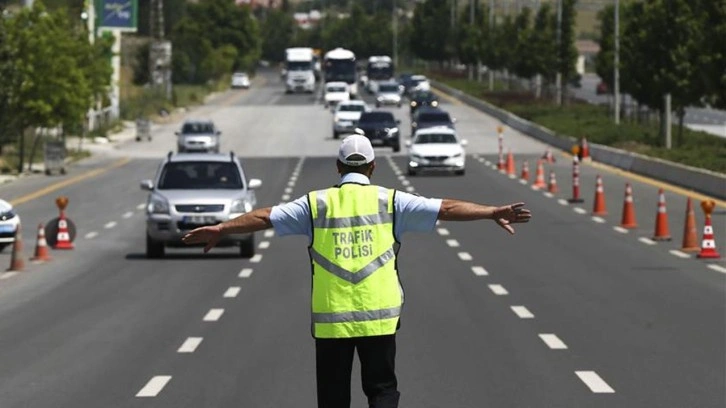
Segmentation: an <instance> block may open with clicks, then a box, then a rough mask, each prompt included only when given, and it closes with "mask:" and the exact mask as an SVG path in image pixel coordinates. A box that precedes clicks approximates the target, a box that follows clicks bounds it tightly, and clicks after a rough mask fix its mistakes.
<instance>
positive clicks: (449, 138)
mask: <svg viewBox="0 0 726 408" xmlns="http://www.w3.org/2000/svg"><path fill="white" fill-rule="evenodd" d="M426 143H456V136H454V135H452V134H451V133H424V134H420V135H418V136H416V140H415V141H414V144H426Z"/></svg>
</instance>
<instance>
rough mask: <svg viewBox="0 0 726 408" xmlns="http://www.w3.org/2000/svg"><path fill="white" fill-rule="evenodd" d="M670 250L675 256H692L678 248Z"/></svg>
mask: <svg viewBox="0 0 726 408" xmlns="http://www.w3.org/2000/svg"><path fill="white" fill-rule="evenodd" d="M668 252H670V253H671V255H675V256H677V257H679V258H684V259H685V258H690V257H691V256H690V255H688V254H687V253H685V252H683V251H679V250H677V249H671V250H670V251H668Z"/></svg>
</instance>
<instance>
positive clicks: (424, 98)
mask: <svg viewBox="0 0 726 408" xmlns="http://www.w3.org/2000/svg"><path fill="white" fill-rule="evenodd" d="M410 99H411V101H410V102H409V106H410V108H411V115H413V114H414V112H416V110H417V109H418V108H420V107H422V106H431V107H434V108H435V107H437V106H439V98H438V97H436V94H435V93H433V92H431V91H416V92H414V93H412V94H411V97H410Z"/></svg>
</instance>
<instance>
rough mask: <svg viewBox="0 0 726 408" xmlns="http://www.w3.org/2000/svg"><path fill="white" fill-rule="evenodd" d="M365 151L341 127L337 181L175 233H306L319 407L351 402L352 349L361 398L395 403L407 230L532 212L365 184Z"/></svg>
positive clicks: (368, 151) (210, 239)
mask: <svg viewBox="0 0 726 408" xmlns="http://www.w3.org/2000/svg"><path fill="white" fill-rule="evenodd" d="M374 159H375V154H374V151H373V147H372V146H371V143H370V141H369V140H368V139H367V138H366V137H364V136H361V135H352V136H348V137H347V138H345V139H344V140H343V142H342V143H341V145H340V148H339V151H338V160H337V168H338V173H340V175H341V179H340V183H339V184H338V185H336V186H333V187H330V188H326V189H321V190H317V191H312V192H310V193H308V194H306V195H305V196H303V197H301V198H298V199H297V200H295V201H292V202H289V203H285V204H281V205H277V206H274V207H268V208H261V209H257V210H254V211H252V212H250V213H247V214H244V215H241V216H239V217H237V218H235V219H233V220H230V221H227V222H224V223H221V224H218V225H215V226H208V227H202V228H198V229H195V230H193V231H190V232H189V233H188V234H187V235H186V236H185V237H184V242H185V243H188V244H198V243H204V244H206V246H205V248H204V251H205V252H207V251H209V250H210V249H211V248H212V247H214V246H215V245H216V244H217V243H218V242H219V241H220V240H221V238H222V237H223V236H224V235H227V234H242V233H250V232H254V231H260V230H264V229H268V228H274V229H275V232H276V233H277V235H280V236H284V235H307V236H308V238H309V242H310V246H309V254H310V265H311V267H312V280H313V285H312V323H311V328H312V335H313V337H314V339H315V352H316V380H317V391H318V407H319V408H348V407H350V382H351V372H352V366H353V356H354V354H355V353H356V352H357V354H358V358H359V360H360V362H361V379H362V382H363V392H364V393H365V395H366V397H367V398H368V404H369V407H370V408H395V407H398V400H399V395H400V394H399V392H398V385H397V380H396V374H395V356H396V339H395V334H396V330H397V329H398V328H399V326H400V325H399V318H400V315H401V308H402V306H403V300H404V297H403V289H402V288H401V285H400V282H399V279H398V270H397V262H396V255H397V252H398V246H399V243H400V242H401V238H402V236H403V235H404V234H405V233H406V232H412V231H432V230H433V229H434V227H435V225H436V221H437V220H449V221H472V220H480V219H491V220H494V221H495V222H496V223H497V224H498V225H500V226H501V227H502V228H504V229H505V230H506V231H508V232H509V233H510V234H513V233H514V229H513V227H512V224H514V223H522V222H527V221H529V220H530V218H531V212H530V211H529V210H527V209H525V208H524V203H515V204H510V205H505V206H501V207H495V206H489V205H483V204H476V203H472V202H466V201H461V200H454V199H437V198H425V197H420V196H418V195H414V194H409V193H405V192H401V191H397V190H393V189H388V188H384V187H379V186H376V185H372V184H371V183H370V178H371V175H372V174H373V171H374V169H375V161H374Z"/></svg>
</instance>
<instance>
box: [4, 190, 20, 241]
mask: <svg viewBox="0 0 726 408" xmlns="http://www.w3.org/2000/svg"><path fill="white" fill-rule="evenodd" d="M19 226H20V216H19V215H18V213H17V212H16V211H15V209H14V208H13V205H12V204H10V203H9V202H7V201H5V200H2V199H0V251H2V250H3V249H5V247H6V246H8V245H10V244H12V243H14V242H15V230H17V229H18V227H19Z"/></svg>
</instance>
